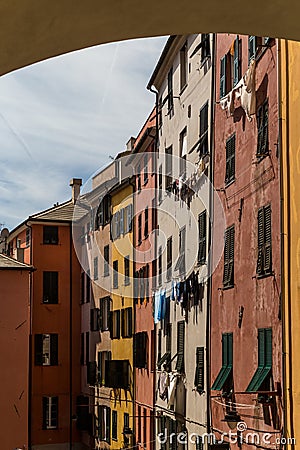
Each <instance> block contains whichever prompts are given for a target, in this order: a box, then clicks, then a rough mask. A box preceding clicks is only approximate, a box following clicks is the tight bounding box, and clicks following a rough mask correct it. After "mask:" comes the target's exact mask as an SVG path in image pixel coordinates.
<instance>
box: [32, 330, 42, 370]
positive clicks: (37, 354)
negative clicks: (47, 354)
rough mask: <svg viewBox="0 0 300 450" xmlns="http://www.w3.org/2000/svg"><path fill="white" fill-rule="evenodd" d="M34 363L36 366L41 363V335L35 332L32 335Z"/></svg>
mask: <svg viewBox="0 0 300 450" xmlns="http://www.w3.org/2000/svg"><path fill="white" fill-rule="evenodd" d="M34 364H35V365H36V366H42V365H43V335H42V334H36V335H35V336H34Z"/></svg>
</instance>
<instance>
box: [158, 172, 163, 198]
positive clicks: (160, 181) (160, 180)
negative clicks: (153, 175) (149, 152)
mask: <svg viewBox="0 0 300 450" xmlns="http://www.w3.org/2000/svg"><path fill="white" fill-rule="evenodd" d="M162 198H163V175H162V166H161V165H160V166H159V169H158V201H159V202H161V201H162Z"/></svg>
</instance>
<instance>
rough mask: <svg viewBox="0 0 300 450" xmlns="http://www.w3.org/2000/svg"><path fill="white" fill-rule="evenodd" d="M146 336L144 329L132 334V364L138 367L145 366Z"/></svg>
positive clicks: (146, 354) (146, 356) (146, 355)
mask: <svg viewBox="0 0 300 450" xmlns="http://www.w3.org/2000/svg"><path fill="white" fill-rule="evenodd" d="M147 358H148V336H147V333H146V331H142V332H140V333H135V334H134V336H133V364H134V367H137V368H139V369H145V368H147Z"/></svg>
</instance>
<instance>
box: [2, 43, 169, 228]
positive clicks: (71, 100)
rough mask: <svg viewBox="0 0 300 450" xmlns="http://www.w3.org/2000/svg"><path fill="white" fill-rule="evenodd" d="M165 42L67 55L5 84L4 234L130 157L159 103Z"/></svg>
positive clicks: (113, 46)
mask: <svg viewBox="0 0 300 450" xmlns="http://www.w3.org/2000/svg"><path fill="white" fill-rule="evenodd" d="M165 42H166V38H165V37H161V38H148V39H138V40H132V41H125V42H119V43H113V44H106V45H101V46H97V47H92V48H89V49H85V50H81V51H77V52H73V53H69V54H67V55H63V56H59V57H56V58H52V59H49V60H47V61H43V62H40V63H37V64H35V65H33V66H30V67H26V68H23V69H20V70H18V71H16V72H13V73H10V74H7V75H4V76H3V77H1V78H0V138H1V141H0V145H1V147H0V164H1V173H0V224H2V225H0V229H1V226H2V227H4V226H5V227H7V228H9V229H10V230H11V229H12V228H14V227H15V226H16V225H18V224H19V223H20V222H22V221H23V220H25V219H26V218H27V217H28V216H29V215H31V214H34V213H36V212H38V211H41V210H43V209H46V208H49V207H51V206H52V205H53V204H54V203H56V202H59V203H61V202H63V201H65V200H67V199H69V198H70V197H71V188H70V187H69V181H70V179H71V178H82V179H83V183H85V182H86V181H87V180H88V179H89V178H90V177H91V175H93V174H94V173H95V172H96V171H97V170H98V169H100V168H101V167H103V166H104V165H105V164H106V163H108V162H109V161H110V159H109V156H115V155H116V154H117V153H118V152H120V151H123V150H125V147H126V142H127V141H128V139H129V138H130V137H131V136H136V135H137V134H138V132H139V130H140V129H141V127H142V125H143V124H144V122H145V120H146V119H147V117H148V115H149V113H150V111H151V110H152V108H153V106H154V103H155V96H154V94H153V93H151V92H149V91H147V89H146V85H147V83H148V81H149V79H150V76H151V74H152V72H153V70H154V67H155V65H156V62H157V60H158V58H159V56H160V53H161V51H162V48H163V46H164V44H165Z"/></svg>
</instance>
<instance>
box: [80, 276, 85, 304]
mask: <svg viewBox="0 0 300 450" xmlns="http://www.w3.org/2000/svg"><path fill="white" fill-rule="evenodd" d="M84 281H85V273H84V272H81V275H80V303H84V292H85V291H84V289H85V283H84Z"/></svg>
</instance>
